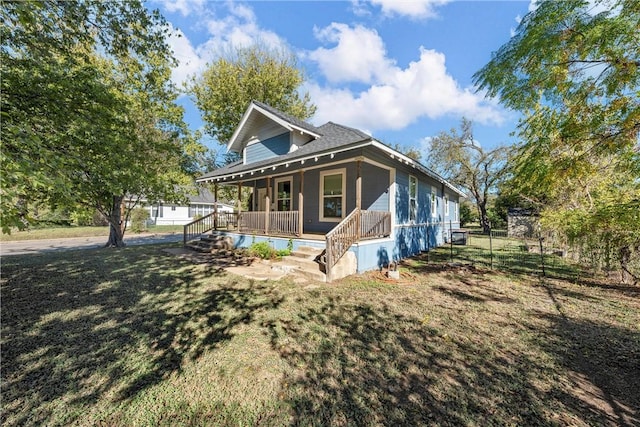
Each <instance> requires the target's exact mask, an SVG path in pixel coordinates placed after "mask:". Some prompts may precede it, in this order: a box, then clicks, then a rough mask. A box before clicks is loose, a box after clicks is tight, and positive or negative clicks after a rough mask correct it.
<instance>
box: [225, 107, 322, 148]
mask: <svg viewBox="0 0 640 427" xmlns="http://www.w3.org/2000/svg"><path fill="white" fill-rule="evenodd" d="M260 115H261V116H263V117H266V118H267V119H268V120H271V121H273V122H274V123H276V124H278V125H279V126H281V127H283V128H284V129H286V130H288V131H290V132H291V131H298V132H300V133H301V134H307V135H311V136H312V137H314V138H318V137H320V135H319V134H317V133H315V132H312V131H310V130H309V129H304V128H302V127H300V126H296V125H295V124H293V123H290V122H289V121H287V120H285V119H283V118H282V117H278V116H277V115H275V114H273V113H272V112H271V111H268V110H267V109H265V108H263V107H261V106H259V105H256V104H254V103H253V102H252V103H251V104H249V108H247V111H245V113H244V115H243V116H242V120H240V124H239V125H238V127H237V128H236V130H235V132H233V135H231V139H230V140H229V143H228V144H227V152H229V151H233V152H237V153H241V152H242V145H243V144H244V143H245V142H246V141H247V140H248V139H249V137H250V136H252V135H253V133H254V130H255V127H256V126H254V125H255V124H256V123H257V121H258V120H260V118H261V117H260Z"/></svg>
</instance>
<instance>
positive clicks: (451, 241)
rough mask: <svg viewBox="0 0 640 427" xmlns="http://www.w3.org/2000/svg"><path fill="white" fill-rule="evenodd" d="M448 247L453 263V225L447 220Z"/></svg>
mask: <svg viewBox="0 0 640 427" xmlns="http://www.w3.org/2000/svg"><path fill="white" fill-rule="evenodd" d="M449 246H450V247H451V262H453V225H452V222H451V220H449Z"/></svg>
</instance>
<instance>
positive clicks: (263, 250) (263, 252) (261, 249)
mask: <svg viewBox="0 0 640 427" xmlns="http://www.w3.org/2000/svg"><path fill="white" fill-rule="evenodd" d="M249 255H251V256H255V257H258V258H262V259H273V258H275V257H276V251H275V249H273V248H272V247H271V245H270V244H269V242H256V243H252V244H251V246H249Z"/></svg>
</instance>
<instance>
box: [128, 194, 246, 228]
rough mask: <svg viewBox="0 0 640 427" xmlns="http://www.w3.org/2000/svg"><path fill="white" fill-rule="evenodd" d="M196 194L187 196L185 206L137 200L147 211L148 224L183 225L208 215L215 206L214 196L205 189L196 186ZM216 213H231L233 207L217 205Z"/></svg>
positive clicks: (219, 203)
mask: <svg viewBox="0 0 640 427" xmlns="http://www.w3.org/2000/svg"><path fill="white" fill-rule="evenodd" d="M197 190H198V193H197V194H188V195H187V197H188V200H189V202H188V203H186V204H176V203H166V202H149V201H148V200H146V199H145V198H144V197H142V198H141V199H140V200H138V203H139V204H140V206H142V207H144V208H145V209H147V210H148V211H149V222H150V223H151V224H155V225H185V224H188V223H190V222H192V221H194V220H195V219H198V218H201V217H204V216H207V215H210V214H212V213H213V212H214V210H215V208H214V205H215V204H216V201H215V198H214V195H213V193H212V192H211V191H209V190H208V189H207V188H205V187H202V186H198V187H197ZM217 210H218V212H233V211H234V207H233V206H231V205H228V204H225V203H221V202H218V203H217Z"/></svg>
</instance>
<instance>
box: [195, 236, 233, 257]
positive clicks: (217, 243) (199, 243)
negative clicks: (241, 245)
mask: <svg viewBox="0 0 640 427" xmlns="http://www.w3.org/2000/svg"><path fill="white" fill-rule="evenodd" d="M187 247H188V248H190V249H192V250H194V251H196V252H202V253H210V252H211V251H212V250H213V249H227V250H231V249H233V241H232V240H231V238H229V237H226V236H216V235H212V234H207V235H203V236H201V237H200V239H199V240H192V241H190V242H187Z"/></svg>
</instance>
